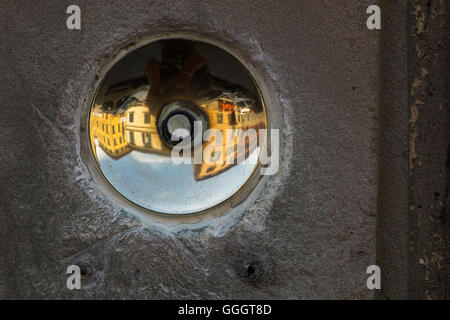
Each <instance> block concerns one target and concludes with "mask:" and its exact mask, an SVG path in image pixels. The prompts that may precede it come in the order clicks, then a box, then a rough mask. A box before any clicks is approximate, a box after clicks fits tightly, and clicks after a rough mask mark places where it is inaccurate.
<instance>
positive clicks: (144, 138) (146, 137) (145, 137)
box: [142, 132, 151, 147]
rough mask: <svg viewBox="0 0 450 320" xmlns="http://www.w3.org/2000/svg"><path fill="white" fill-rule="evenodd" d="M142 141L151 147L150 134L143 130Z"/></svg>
mask: <svg viewBox="0 0 450 320" xmlns="http://www.w3.org/2000/svg"><path fill="white" fill-rule="evenodd" d="M142 142H143V143H144V145H145V146H146V147H151V143H150V134H148V133H144V132H142Z"/></svg>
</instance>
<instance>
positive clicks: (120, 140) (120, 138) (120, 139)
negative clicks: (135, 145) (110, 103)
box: [119, 127, 122, 143]
mask: <svg viewBox="0 0 450 320" xmlns="http://www.w3.org/2000/svg"><path fill="white" fill-rule="evenodd" d="M119 128H120V127H119ZM119 143H122V137H119Z"/></svg>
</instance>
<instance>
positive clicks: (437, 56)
mask: <svg viewBox="0 0 450 320" xmlns="http://www.w3.org/2000/svg"><path fill="white" fill-rule="evenodd" d="M383 10H384V11H383V12H385V14H384V21H383V25H384V28H383V32H382V39H383V42H382V45H381V47H382V59H381V60H382V61H381V63H382V66H383V67H382V74H383V76H382V103H381V104H380V115H381V116H380V147H379V150H380V161H379V184H378V190H379V193H378V195H379V199H378V226H377V235H378V236H377V263H378V264H379V265H380V267H381V269H382V279H383V280H382V283H383V285H382V290H381V292H379V297H380V298H387V299H399V298H403V299H405V298H409V299H446V298H447V299H448V298H449V297H448V292H449V291H448V288H449V284H450V281H449V275H450V273H449V270H450V269H449V260H448V259H449V245H448V239H449V232H450V228H449V227H450V226H449V219H448V216H449V205H448V204H449V197H448V184H449V176H448V174H449V170H448V165H449V162H448V150H449V149H448V146H449V135H448V132H449V131H448V129H449V113H448V106H449V98H450V97H449V90H448V84H449V77H450V70H449V65H450V63H449V56H450V55H449V36H450V33H449V30H450V28H449V26H448V24H449V19H448V17H449V3H448V1H426V0H412V1H400V0H399V1H383Z"/></svg>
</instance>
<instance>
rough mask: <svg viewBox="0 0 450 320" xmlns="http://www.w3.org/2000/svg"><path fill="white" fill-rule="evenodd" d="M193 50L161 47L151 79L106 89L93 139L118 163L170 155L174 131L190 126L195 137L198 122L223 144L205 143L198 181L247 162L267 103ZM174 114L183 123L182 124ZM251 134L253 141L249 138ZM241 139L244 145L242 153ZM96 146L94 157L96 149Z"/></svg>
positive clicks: (98, 103)
mask: <svg viewBox="0 0 450 320" xmlns="http://www.w3.org/2000/svg"><path fill="white" fill-rule="evenodd" d="M187 49H189V48H187ZM189 50H191V49H189ZM189 50H181V51H180V50H179V49H177V48H172V47H167V48H165V49H164V48H163V50H162V53H161V55H162V60H161V61H158V60H156V59H153V58H152V59H150V60H149V62H148V64H147V67H146V69H145V74H146V77H147V78H141V79H137V80H133V81H128V82H123V83H120V84H116V85H113V86H111V87H106V86H105V87H102V88H101V89H100V91H99V93H98V95H97V97H98V98H97V99H98V100H96V102H95V103H96V105H95V107H94V108H93V110H92V112H91V120H90V126H91V129H90V131H91V132H90V133H91V141H92V142H93V141H94V140H95V139H96V141H98V145H99V147H101V148H102V149H103V150H104V151H105V152H106V153H107V154H108V155H109V156H110V157H112V158H114V159H118V158H120V157H122V156H123V155H125V154H127V153H129V152H131V151H133V150H138V151H140V152H145V153H155V154H159V155H164V156H170V155H171V150H172V146H173V143H175V142H173V141H172V140H171V137H170V132H173V131H171V130H172V129H173V130H176V129H177V128H189V129H190V133H191V135H192V128H195V127H196V126H195V125H194V121H201V122H202V124H203V126H207V128H205V127H203V131H204V130H206V129H215V130H218V131H219V132H220V133H221V134H222V142H218V141H214V140H212V141H206V142H203V144H202V155H203V156H205V157H206V158H207V159H203V162H202V164H194V177H195V179H196V180H202V179H206V178H210V177H212V176H215V175H217V174H219V173H221V172H223V171H225V170H227V169H229V168H231V167H232V166H233V165H235V164H236V162H237V161H239V160H243V159H246V158H247V157H248V156H249V153H250V152H251V151H253V150H255V149H256V147H257V144H258V134H257V132H258V130H259V129H265V128H266V115H265V112H264V108H263V105H262V104H261V103H259V101H258V99H257V98H256V97H255V96H254V94H252V93H250V92H249V91H248V90H247V89H246V88H244V87H242V86H239V85H235V84H233V83H230V82H227V81H225V80H222V79H219V78H216V77H214V76H212V75H210V74H209V71H208V68H207V65H206V64H205V62H206V61H205V59H204V58H203V57H202V56H201V55H200V54H198V53H197V52H195V51H189ZM180 115H181V116H180ZM175 116H177V117H178V119H185V120H183V121H184V123H183V121H181V120H178V121H181V122H177V120H176V117H175ZM158 117H160V118H161V119H159V118H158ZM174 119H175V120H174ZM186 123H187V125H186ZM177 125H179V126H181V127H177ZM183 126H184V127H183ZM189 129H187V130H188V131H189ZM229 129H231V131H234V132H236V133H238V134H237V135H236V136H234V137H233V138H232V139H230V138H229V137H227V135H228V134H229V132H228V131H229ZM250 129H254V130H250ZM250 133H253V134H254V135H255V139H248V134H250ZM249 140H252V141H250V142H249ZM242 141H244V142H245V147H244V148H242V150H241V148H238V145H240V144H242V143H241V142H242ZM259 143H260V144H263V143H265V141H259ZM92 144H93V143H92ZM218 144H219V145H218ZM92 147H93V152H94V154H96V150H95V148H96V146H95V145H94V144H93V146H92ZM210 150H211V151H210ZM205 153H209V154H205ZM238 153H240V154H238ZM191 154H193V152H191ZM211 159H212V160H213V161H211Z"/></svg>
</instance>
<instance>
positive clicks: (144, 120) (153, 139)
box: [124, 103, 170, 155]
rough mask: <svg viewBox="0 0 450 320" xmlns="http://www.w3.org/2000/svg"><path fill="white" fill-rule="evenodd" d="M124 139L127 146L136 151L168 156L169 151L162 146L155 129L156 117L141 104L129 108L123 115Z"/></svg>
mask: <svg viewBox="0 0 450 320" xmlns="http://www.w3.org/2000/svg"><path fill="white" fill-rule="evenodd" d="M124 116H125V122H126V123H125V138H126V141H127V142H128V145H129V146H130V147H131V148H133V149H136V150H140V151H144V152H153V153H159V154H169V155H170V149H169V148H168V147H167V146H166V145H164V144H163V142H162V141H161V138H160V136H159V132H158V129H157V127H156V115H155V114H154V113H153V112H151V111H150V108H149V107H147V106H146V105H145V104H143V103H140V104H139V103H136V105H133V106H130V107H129V108H128V109H127V111H126V112H125V113H124Z"/></svg>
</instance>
